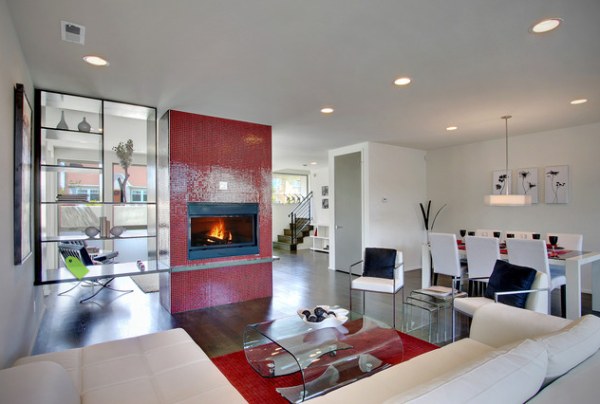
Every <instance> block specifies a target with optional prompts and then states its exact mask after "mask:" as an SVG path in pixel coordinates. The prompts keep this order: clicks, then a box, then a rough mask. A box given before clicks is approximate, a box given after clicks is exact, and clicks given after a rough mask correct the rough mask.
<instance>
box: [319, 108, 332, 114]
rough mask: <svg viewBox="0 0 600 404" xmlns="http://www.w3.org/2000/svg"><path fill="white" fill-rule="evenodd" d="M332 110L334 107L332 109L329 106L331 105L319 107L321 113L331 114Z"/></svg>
mask: <svg viewBox="0 0 600 404" xmlns="http://www.w3.org/2000/svg"><path fill="white" fill-rule="evenodd" d="M333 111H334V109H333V108H331V107H325V108H321V112H322V113H323V114H332V113H333Z"/></svg>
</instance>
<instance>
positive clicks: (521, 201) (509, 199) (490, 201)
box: [484, 115, 531, 206]
mask: <svg viewBox="0 0 600 404" xmlns="http://www.w3.org/2000/svg"><path fill="white" fill-rule="evenodd" d="M501 118H502V119H504V126H505V128H506V130H505V132H506V133H505V137H506V171H505V174H506V179H507V181H508V178H509V176H508V172H509V171H508V120H509V119H510V118H512V116H511V115H504V116H503V117H501ZM508 188H509V187H508V186H506V187H505V190H504V193H502V194H499V195H486V196H485V197H484V202H485V204H486V205H490V206H529V205H531V195H516V194H511V193H510V189H508Z"/></svg>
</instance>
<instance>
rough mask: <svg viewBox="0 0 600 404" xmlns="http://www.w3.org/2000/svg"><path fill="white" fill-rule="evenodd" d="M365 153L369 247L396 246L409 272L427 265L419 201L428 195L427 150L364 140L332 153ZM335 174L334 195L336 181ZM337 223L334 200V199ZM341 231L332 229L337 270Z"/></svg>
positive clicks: (365, 216) (365, 230)
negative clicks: (423, 263) (337, 240)
mask: <svg viewBox="0 0 600 404" xmlns="http://www.w3.org/2000/svg"><path fill="white" fill-rule="evenodd" d="M357 151H359V152H362V153H363V161H364V164H363V247H386V248H396V249H398V250H401V251H402V252H403V254H404V270H412V269H417V268H420V267H421V244H422V243H423V241H424V240H425V232H424V230H423V227H422V223H421V221H420V213H419V202H423V201H424V200H425V198H426V188H427V187H426V162H425V152H424V151H422V150H415V149H408V148H405V147H398V146H390V145H385V144H379V143H369V142H368V143H360V144H357V145H352V146H348V147H344V148H340V149H336V150H331V151H330V152H329V164H330V165H332V164H333V163H332V159H333V158H334V156H335V155H340V154H346V153H353V152H357ZM333 178H334V175H333V172H331V173H330V187H329V193H330V196H332V197H333V195H334V193H333V190H334V188H335V184H334V182H333ZM330 207H331V208H330V211H331V212H330V218H331V223H334V220H333V217H334V212H333V201H332V202H331V203H330ZM334 235H335V232H333V231H330V241H331V253H330V258H329V267H330V268H335V237H334Z"/></svg>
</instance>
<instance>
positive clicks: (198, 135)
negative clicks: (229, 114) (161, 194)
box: [169, 111, 273, 312]
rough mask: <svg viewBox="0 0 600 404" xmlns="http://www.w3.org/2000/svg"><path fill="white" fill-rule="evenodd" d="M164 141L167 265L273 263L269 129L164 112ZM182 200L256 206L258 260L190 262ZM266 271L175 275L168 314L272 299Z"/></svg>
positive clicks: (259, 267) (258, 267) (250, 268)
mask: <svg viewBox="0 0 600 404" xmlns="http://www.w3.org/2000/svg"><path fill="white" fill-rule="evenodd" d="M169 142H170V146H169V147H170V149H169V152H170V176H171V178H170V182H171V184H170V185H171V187H170V188H171V190H170V192H171V198H170V212H171V213H170V215H171V218H170V222H171V223H170V232H171V266H172V267H181V266H184V267H186V266H192V265H198V264H203V263H209V262H215V261H235V260H240V259H248V258H258V257H261V258H266V257H271V256H272V254H273V251H272V242H271V240H272V238H271V221H272V219H271V127H270V126H267V125H259V124H255V123H248V122H241V121H234V120H230V119H222V118H215V117H209V116H203V115H196V114H191V113H186V112H180V111H170V116H169ZM221 181H225V182H227V183H228V189H227V190H226V191H224V190H219V182H221ZM188 201H189V202H246V203H258V204H259V219H258V220H259V227H260V233H259V250H260V252H259V254H258V255H250V256H237V257H228V258H211V259H204V260H194V261H190V260H188V258H187V253H188V249H187V203H188ZM271 268H272V266H271V264H270V263H269V264H253V265H243V266H230V267H224V268H218V269H210V270H199V271H187V272H176V273H173V274H172V278H171V311H172V312H178V311H185V310H193V309H198V308H202V307H210V306H215V305H220V304H227V303H235V302H239V301H245V300H250V299H256V298H259V297H265V296H271V295H272V277H271ZM248 274H252V276H251V277H248ZM248 279H252V282H248Z"/></svg>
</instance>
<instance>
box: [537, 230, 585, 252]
mask: <svg viewBox="0 0 600 404" xmlns="http://www.w3.org/2000/svg"><path fill="white" fill-rule="evenodd" d="M550 236H556V237H558V246H560V247H562V248H565V249H567V250H574V251H582V250H583V234H572V233H548V234H546V243H548V244H550Z"/></svg>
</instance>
